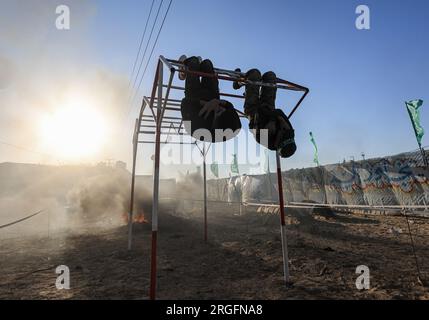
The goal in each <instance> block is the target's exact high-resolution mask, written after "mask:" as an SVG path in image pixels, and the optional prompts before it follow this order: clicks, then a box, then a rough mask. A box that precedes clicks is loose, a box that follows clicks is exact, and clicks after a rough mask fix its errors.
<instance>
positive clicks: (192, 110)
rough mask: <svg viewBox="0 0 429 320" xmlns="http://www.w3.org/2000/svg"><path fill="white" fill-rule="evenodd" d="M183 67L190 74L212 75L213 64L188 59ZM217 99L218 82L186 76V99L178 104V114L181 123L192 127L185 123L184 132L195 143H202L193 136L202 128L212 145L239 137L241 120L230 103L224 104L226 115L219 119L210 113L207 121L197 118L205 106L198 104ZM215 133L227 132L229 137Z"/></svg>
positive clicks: (212, 79) (222, 114)
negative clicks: (218, 130)
mask: <svg viewBox="0 0 429 320" xmlns="http://www.w3.org/2000/svg"><path fill="white" fill-rule="evenodd" d="M184 65H185V66H186V67H187V69H188V70H190V71H199V72H204V73H209V74H214V69H213V64H212V62H211V61H210V60H204V61H202V62H201V63H200V61H199V60H198V58H197V57H190V58H188V59H186V60H185V61H184ZM219 97H220V96H219V81H218V79H217V78H215V77H201V79H200V77H199V76H197V75H193V74H187V75H186V82H185V98H184V99H183V100H182V103H181V112H182V118H183V121H186V122H190V123H191V127H189V125H186V123H185V129H186V131H187V132H188V133H189V134H190V135H192V136H193V137H194V138H195V139H198V140H204V138H203V137H202V136H200V135H199V134H198V133H196V132H195V131H196V130H198V129H201V128H204V129H207V130H208V131H210V133H211V142H223V141H226V140H229V139H231V138H233V137H235V136H236V135H237V134H238V133H239V130H240V129H241V122H240V118H239V116H238V114H237V112H236V111H235V109H234V106H233V105H232V104H231V103H230V102H227V101H226V102H225V103H224V104H223V105H222V106H223V107H224V108H225V111H224V112H222V113H221V114H220V115H219V116H218V117H215V115H214V114H213V113H212V114H210V115H209V116H208V117H207V119H205V118H204V117H202V116H200V115H199V112H200V111H201V109H202V108H203V106H204V105H203V104H202V103H201V101H206V102H208V101H211V100H213V99H219ZM216 129H220V130H227V129H230V133H229V134H226V135H222V136H216V132H215V131H216ZM232 132H233V133H232ZM206 142H207V141H206Z"/></svg>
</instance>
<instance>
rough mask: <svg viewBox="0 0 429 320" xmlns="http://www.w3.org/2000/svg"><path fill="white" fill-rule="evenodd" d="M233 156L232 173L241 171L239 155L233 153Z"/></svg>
mask: <svg viewBox="0 0 429 320" xmlns="http://www.w3.org/2000/svg"><path fill="white" fill-rule="evenodd" d="M232 157H233V159H232V163H231V172H232V173H240V172H239V171H238V162H237V155H236V154H233V155H232Z"/></svg>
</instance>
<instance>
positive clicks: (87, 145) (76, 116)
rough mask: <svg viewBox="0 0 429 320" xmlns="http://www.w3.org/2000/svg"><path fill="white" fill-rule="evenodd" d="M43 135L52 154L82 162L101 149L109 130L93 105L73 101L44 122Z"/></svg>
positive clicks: (44, 142)
mask: <svg viewBox="0 0 429 320" xmlns="http://www.w3.org/2000/svg"><path fill="white" fill-rule="evenodd" d="M41 133H42V140H43V141H42V142H43V144H44V146H45V148H46V149H47V150H49V152H50V153H53V154H54V155H58V156H61V157H64V158H67V159H69V160H81V159H83V158H87V157H90V156H92V155H94V154H95V153H97V151H99V150H100V149H101V147H102V145H103V143H104V142H105V135H106V127H105V123H104V121H103V118H102V115H101V114H99V113H98V112H96V110H95V109H94V106H93V105H91V103H88V102H87V101H81V100H77V99H71V100H70V101H69V102H68V103H66V104H64V105H62V106H59V107H58V109H57V110H56V111H55V112H54V113H53V114H50V115H48V116H46V117H45V118H44V119H43V120H42V126H41Z"/></svg>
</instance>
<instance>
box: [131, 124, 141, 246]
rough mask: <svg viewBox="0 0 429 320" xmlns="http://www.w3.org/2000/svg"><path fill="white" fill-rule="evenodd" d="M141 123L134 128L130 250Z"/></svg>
mask: <svg viewBox="0 0 429 320" xmlns="http://www.w3.org/2000/svg"><path fill="white" fill-rule="evenodd" d="M139 125H140V121H139V119H136V122H135V126H134V136H133V169H132V174H131V196H130V212H129V213H128V250H131V247H132V241H133V213H134V190H135V179H136V158H137V144H138V134H139V133H138V131H139Z"/></svg>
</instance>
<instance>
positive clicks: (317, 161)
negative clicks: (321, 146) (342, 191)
mask: <svg viewBox="0 0 429 320" xmlns="http://www.w3.org/2000/svg"><path fill="white" fill-rule="evenodd" d="M310 140H311V143H312V144H313V146H314V159H313V162H314V163H315V164H317V165H318V166H320V163H319V151H318V150H317V144H316V140H314V136H313V132H310Z"/></svg>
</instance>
